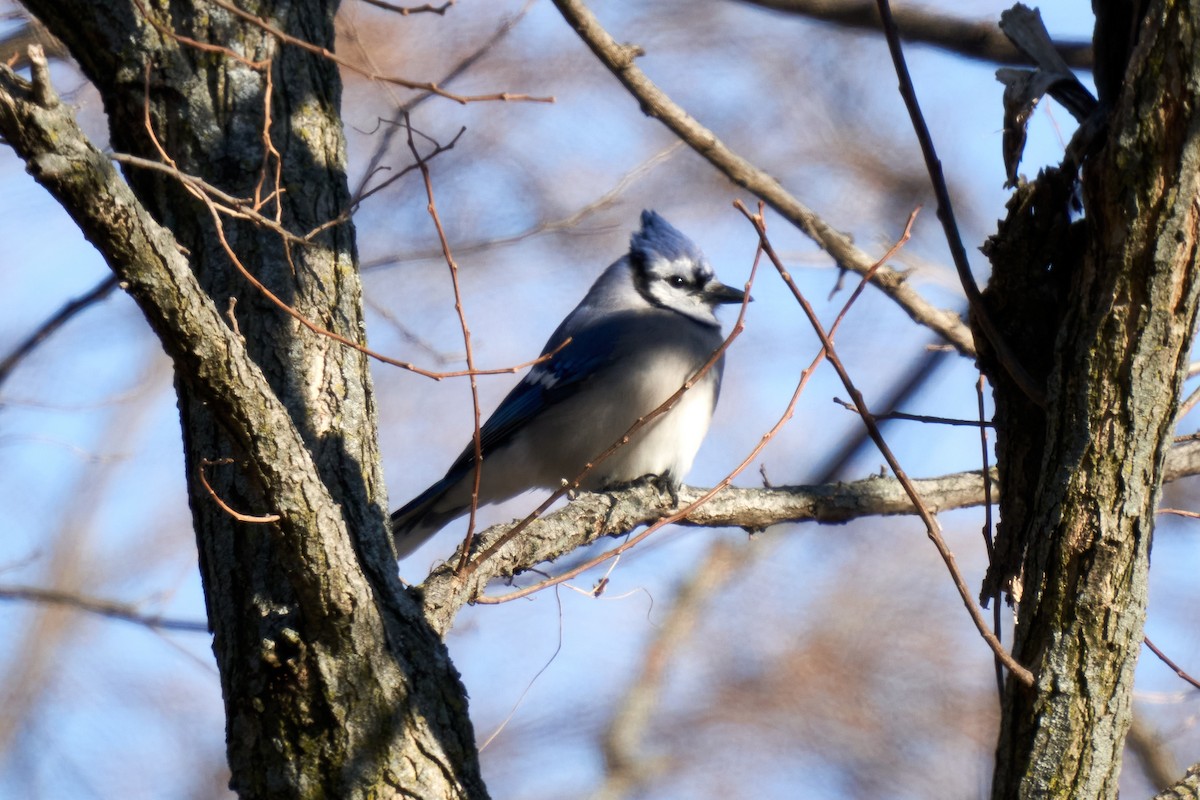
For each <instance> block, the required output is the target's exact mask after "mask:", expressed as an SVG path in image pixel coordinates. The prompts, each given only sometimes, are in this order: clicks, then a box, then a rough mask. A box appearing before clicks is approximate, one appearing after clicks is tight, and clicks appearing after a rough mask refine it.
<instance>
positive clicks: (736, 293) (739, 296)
mask: <svg viewBox="0 0 1200 800" xmlns="http://www.w3.org/2000/svg"><path fill="white" fill-rule="evenodd" d="M704 299H706V300H707V301H708V302H710V303H712V304H713V305H718V304H722V305H723V304H726V303H740V302H742V301H743V300H745V299H746V293H745V292H744V291H742V290H741V289H735V288H733V287H732V286H726V285H725V284H723V283H721V282H720V281H713V282H711V283H709V284H708V285H707V286H705V287H704ZM750 299H751V300H753V299H754V298H753V297H751V298H750Z"/></svg>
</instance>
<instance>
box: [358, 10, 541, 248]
mask: <svg viewBox="0 0 1200 800" xmlns="http://www.w3.org/2000/svg"><path fill="white" fill-rule="evenodd" d="M533 2H534V0H527V2H526V3H525V5H524V6H522V7H521V9H520V10H519V11H518V12H517V13H516V14H514V15H512V16H511V17H508V18H507V19H505V20H504V21H503V22H501V23H500V26H499V27H498V28H496V30H495V32H494V33H493V34H492V35H491V36H489V37H488V38H487V39H486V40H485V41H484V42H483V43H482V44H480V45H479V46H478V47H477V48H475V49H474V50H473V51H472V52H470V53H468V54H467V55H466V56H464V57H463V58H462V59H461V60H460V61H459V62H458V63H457V64H455V65H454V66H453V67H451V68H450V69H449V71H447V72H446V74H444V75H443V76H442V77H441V80H439V81H436V83H437V84H438V85H439V86H446V85H448V84H449V83H451V82H452V81H454V80H456V79H458V78H459V77H461V76H462V75H463V74H464V73H466V72H467V70H469V69H470V68H471V67H473V66H475V64H477V63H479V60H480V59H481V58H483V57H484V56H485V55H486V54H487V53H488V52H489V51H491V49H492V48H493V47H495V46H496V45H497V44H499V43H500V41H501V40H503V39H504V37H505V36H507V35H508V34H509V32H511V31H512V29H513V28H515V27H516V26H517V23H519V22H520V21H521V20H522V19H524V18H525V15H526V14H527V13H529V8H530V6H531V5H532V4H533ZM359 53H360V54H361V55H363V56H364V57H365V58H366V59H367V61H368V63H371V61H370V54H369V53H368V52H367V51H366V50H365V49H363V48H361V47H360V48H359ZM373 66H374V65H373V64H372V67H373ZM376 71H378V70H376ZM389 93H391V90H390V89H389ZM434 96H435V95H434V94H433V93H432V92H422V93H420V94H418V95H417V96H416V97H414V98H412V99H411V100H409V101H408V102H406V103H401V102H400V101H399V100H398V99H397V98H396V97H395V96H394V94H393V95H392V100H393V102H394V103H395V104H396V111H395V113H394V114H393V115H392V119H391V120H390V122H391V125H390V126H388V127H387V128H385V129H384V134H383V136H382V137H381V138H380V141H379V142H378V144H377V145H376V147H375V152H374V153H372V154H371V158H370V159H369V160H368V161H367V165H366V167H365V168H364V170H363V177H362V180H360V181H359V184H358V188H357V189H355V190H354V195H353V197H354V200H353V201H352V202H351V206H354V205H357V204H358V203H360V202H362V200H363V197H362V193H363V190H364V189H365V188H366V185H367V181H369V180H370V178H371V176H372V175H374V174H375V171H376V170H377V169H379V166H380V164H381V163H382V162H383V157H384V155H385V154H386V153H387V151H388V148H389V147H390V145H391V142H392V139H393V138H394V137H395V135H396V132H397V131H399V130H400V129H401V123H402V122H403V120H404V118H405V116H406V115H407V114H411V113H412V111H413V110H414V109H416V107H417V106H419V105H421V104H422V103H424V102H425V101H426V100H428V99H429V98H430V97H434ZM427 158H428V156H427ZM459 252H460V253H461V252H462V248H459Z"/></svg>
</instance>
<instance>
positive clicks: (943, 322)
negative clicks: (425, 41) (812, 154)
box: [554, 0, 975, 358]
mask: <svg viewBox="0 0 1200 800" xmlns="http://www.w3.org/2000/svg"><path fill="white" fill-rule="evenodd" d="M554 5H555V6H556V7H557V8H558V10H559V13H561V14H562V15H563V18H564V19H566V20H567V22H568V23H569V24H570V25H571V27H572V28H573V29H574V30H575V32H576V33H577V34H579V37H580V38H581V39H582V40H583V41H584V43H585V44H587V46H588V47H589V48H591V50H592V52H593V53H595V55H596V57H597V58H599V59H600V62H601V63H602V64H604V66H605V67H607V68H608V69H609V71H610V72H612V73H613V75H615V76H616V78H617V80H619V81H620V82H621V84H622V85H623V86H624V87H625V88H626V89H627V90H628V91H629V93H630V94H632V95H633V96H634V97H635V98H636V99H637V101H638V103H639V104H640V105H641V107H642V109H643V110H644V111H645V112H646V114H647V115H649V116H650V117H653V118H654V119H657V120H659V121H660V122H662V123H663V124H664V125H666V126H667V128H669V129H670V130H671V131H672V132H674V133H675V135H676V136H678V137H679V138H680V139H682V140H683V141H684V142H686V143H687V145H688V146H689V147H691V148H692V149H693V150H695V151H696V153H697V154H698V155H700V156H702V157H703V158H705V159H706V160H707V161H708V162H709V163H710V164H712V165H713V166H714V167H716V168H717V170H719V171H720V172H721V173H723V174H724V175H725V176H726V177H727V178H729V179H730V180H731V181H733V182H734V183H736V184H737V185H739V186H741V187H743V188H745V189H747V190H748V191H750V192H753V193H754V194H755V195H756V196H757V197H759V198H760V199H761V200H763V201H764V202H765V203H766V204H767V205H768V206H770V207H771V208H773V209H774V210H775V211H777V212H778V213H779V214H780V215H782V216H783V218H784V219H786V220H788V221H789V222H791V223H792V224H793V225H795V226H796V227H797V228H799V229H800V230H801V231H802V232H803V233H804V234H805V235H806V236H808V237H809V238H811V239H812V240H813V241H814V242H816V243H817V245H818V246H819V247H820V248H821V249H822V250H824V251H825V252H827V253H828V254H829V255H830V256H832V257H833V259H834V261H836V262H837V263H838V265H839V266H842V267H845V268H846V269H848V270H851V271H852V272H857V273H858V274H859V275H863V274H865V273H866V272H867V271H868V270H870V269H871V268H872V265H873V264H874V263H875V259H873V258H871V257H870V256H869V255H868V254H867V253H865V252H864V251H862V250H860V249H859V248H858V247H856V246H855V245H854V243H853V242H851V241H850V238H849V237H848V236H846V235H845V234H842V233H839V232H838V231H835V230H834V229H833V228H831V227H830V226H829V225H828V224H827V223H826V222H825V221H824V220H823V219H821V217H819V216H818V215H817V214H816V213H814V212H813V211H812V210H810V209H809V208H807V207H806V206H805V205H804V204H803V203H801V202H800V201H799V200H797V199H796V198H795V197H793V196H792V195H791V194H789V193H788V192H787V190H785V189H784V188H783V186H781V185H780V183H779V182H778V181H777V180H775V179H774V178H773V177H771V176H770V175H769V174H767V173H766V172H764V171H763V170H761V169H759V168H758V167H756V166H754V165H753V164H752V163H750V161H749V160H747V159H745V158H743V157H742V156H740V155H738V154H737V153H735V152H734V151H733V150H731V149H730V148H729V147H728V146H727V145H726V144H725V143H724V142H722V141H721V140H720V138H718V137H717V136H716V134H714V133H713V132H712V131H710V130H709V129H707V128H705V127H704V126H703V125H701V124H700V123H699V122H697V121H696V119H695V118H693V117H692V116H691V115H689V114H688V113H687V111H685V110H684V109H683V108H682V107H681V106H679V104H677V103H675V102H674V101H673V100H671V98H670V97H668V96H667V94H666V93H665V92H663V91H662V90H661V89H659V88H658V87H657V86H656V85H655V84H654V82H653V81H651V80H650V79H649V78H648V77H646V74H645V73H644V72H642V71H641V69H639V68H638V66H637V65H636V64H635V63H634V60H635V59H636V58H637V57H638V56H639V55H641V54H642V50H641V48H639V47H637V46H636V45H625V44H620V43H618V42H617V41H616V40H615V39H613V37H612V36H611V35H609V33H608V31H606V30H605V29H604V27H603V26H602V25H601V24H600V22H599V20H597V19H596V16H595V15H594V14H593V13H592V12H591V11H590V10H589V9H588V7H587V6H586V5H585V4H584V3H583V2H581V0H554ZM871 282H872V283H873V284H874V285H875V286H876V287H877V288H879V289H880V290H881V291H882V292H883V293H884V294H885V295H887V296H888V297H890V298H891V299H892V300H893V301H894V302H895V303H896V304H897V305H899V306H900V307H901V308H902V309H903V310H904V311H905V313H907V314H908V315H909V317H911V318H912V319H913V321H915V322H917V323H918V324H920V325H924V326H925V327H927V328H929V329H931V330H933V331H934V332H936V333H937V334H938V335H939V336H941V337H942V338H943V339H945V340H946V341H947V342H949V343H950V344H951V345H953V346H954V348H955V349H956V350H958V352H960V353H962V354H963V355H966V356H968V357H970V358H974V357H975V340H974V337H973V336H972V334H971V330H970V328H968V327H967V326H966V325H964V324H963V321H962V320H961V319H960V318H959V316H958V315H957V314H955V313H954V312H951V311H944V310H941V309H937V308H934V307H933V306H932V305H930V304H929V303H928V302H927V301H926V300H925V299H924V298H923V297H921V296H920V295H919V294H918V293H917V292H916V291H914V290H913V289H912V288H911V287H910V286H908V284H907V283H906V282H905V279H904V275H902V274H901V273H899V272H897V271H896V270H893V269H888V268H885V267H880V268H878V269H876V270H875V273H874V277H873V278H872V281H871Z"/></svg>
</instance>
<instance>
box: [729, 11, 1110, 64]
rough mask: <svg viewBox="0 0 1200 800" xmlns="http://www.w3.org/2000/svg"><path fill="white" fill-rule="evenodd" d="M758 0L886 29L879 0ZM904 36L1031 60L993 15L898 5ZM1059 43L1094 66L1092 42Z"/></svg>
mask: <svg viewBox="0 0 1200 800" xmlns="http://www.w3.org/2000/svg"><path fill="white" fill-rule="evenodd" d="M743 2H746V3H749V4H751V5H755V6H762V7H763V8H770V9H773V10H775V11H784V12H787V13H789V14H795V15H797V16H801V17H807V18H808V19H813V20H818V21H820V22H829V23H832V24H835V25H839V26H841V27H844V28H850V29H859V30H870V31H878V30H880V27H881V26H880V22H879V9H878V7H877V6H876V4H875V2H874V0H743ZM892 13H893V15H894V16H895V18H896V25H897V26H899V28H900V36H901V38H902V39H904V40H905V41H906V42H912V43H913V44H927V45H932V46H933V47H937V48H940V49H942V50H947V51H949V52H951V53H954V54H956V55H960V56H964V57H966V58H973V59H976V60H980V61H990V62H993V63H996V64H1027V63H1029V59H1027V58H1025V57H1024V56H1023V55H1022V54H1021V52H1020V51H1019V50H1017V48H1016V47H1014V46H1013V44H1012V42H1010V41H1009V40H1008V38H1007V37H1006V36H1005V35H1004V34H1003V33H1001V31H1000V28H999V26H997V25H996V23H995V21H993V20H969V19H962V18H960V17H952V16H949V15H948V14H943V13H940V12H937V11H933V10H931V9H927V8H922V7H921V6H915V5H908V4H905V5H904V6H902V7H900V8H896V9H892ZM1055 48H1056V50H1057V51H1058V53H1059V55H1060V56H1062V58H1063V59H1064V60H1065V61H1066V62H1067V63H1068V64H1070V65H1071V66H1072V67H1076V68H1079V69H1090V68H1091V66H1092V44H1091V42H1085V41H1079V42H1058V43H1056V44H1055Z"/></svg>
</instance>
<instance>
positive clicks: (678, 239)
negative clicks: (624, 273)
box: [629, 209, 704, 261]
mask: <svg viewBox="0 0 1200 800" xmlns="http://www.w3.org/2000/svg"><path fill="white" fill-rule="evenodd" d="M629 249H630V250H631V251H632V252H633V253H635V254H637V255H639V256H641V257H642V258H646V259H648V258H649V257H650V256H652V255H657V256H659V257H661V258H663V259H665V260H667V261H677V260H679V259H684V258H686V259H690V260H692V261H702V260H703V259H704V256H703V255H702V254H701V252H700V248H698V247H696V245H695V243H693V242H692V240H691V239H689V238H687V237H686V236H684V235H683V234H682V233H680V232H679V231H678V230H677V229H676V228H675V226H674V225H672V224H671V223H669V222H667V221H666V220H665V219H663V218H662V217H661V216H659V214H658V212H656V211H650V210H648V209H647V210H646V211H643V212H642V229H641V230H640V231H638V232H637V233H635V234H633V236H632V237H631V238H630V240H629Z"/></svg>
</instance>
